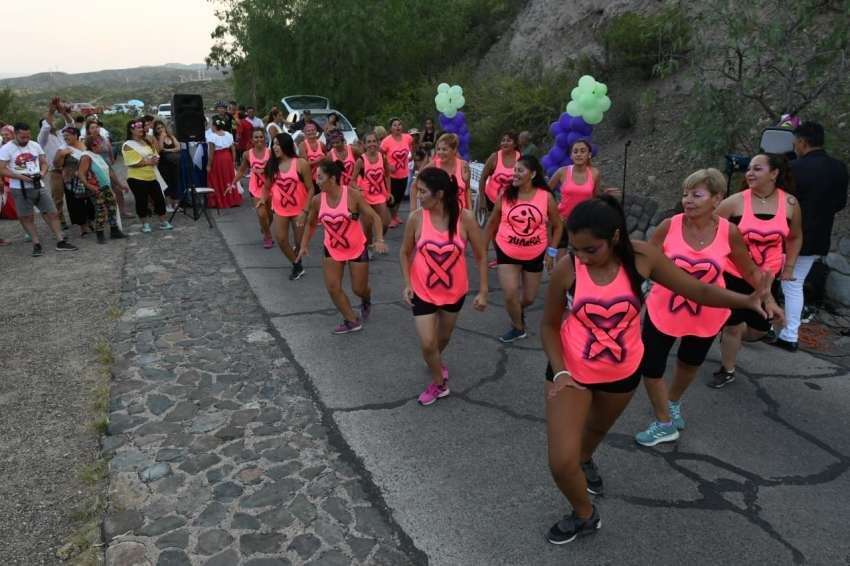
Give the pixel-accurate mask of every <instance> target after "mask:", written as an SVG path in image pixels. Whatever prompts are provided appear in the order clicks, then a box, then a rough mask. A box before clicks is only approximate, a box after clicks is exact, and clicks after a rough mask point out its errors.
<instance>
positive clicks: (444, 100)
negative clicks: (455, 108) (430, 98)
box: [434, 92, 449, 108]
mask: <svg viewBox="0 0 850 566" xmlns="http://www.w3.org/2000/svg"><path fill="white" fill-rule="evenodd" d="M434 103H435V104H436V105H437V108H440V107H441V106H447V105H448V104H449V95H448V93H445V92H441V93H440V94H438V95H437V96H435V97H434Z"/></svg>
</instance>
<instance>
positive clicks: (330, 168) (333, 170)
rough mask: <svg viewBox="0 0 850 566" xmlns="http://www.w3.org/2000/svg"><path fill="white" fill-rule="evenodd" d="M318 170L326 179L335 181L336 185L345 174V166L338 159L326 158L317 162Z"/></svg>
mask: <svg viewBox="0 0 850 566" xmlns="http://www.w3.org/2000/svg"><path fill="white" fill-rule="evenodd" d="M319 169H321V170H322V172H323V173H324V174H325V175H327V176H328V177H333V178H334V179H336V182H337V184H339V181H340V179H342V174H343V172H345V164H344V163H343V162H342V161H340V160H339V159H336V160H333V159H330V158H326V159H323V160H322V161H320V162H319Z"/></svg>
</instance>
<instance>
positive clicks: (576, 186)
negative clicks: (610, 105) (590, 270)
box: [549, 140, 610, 259]
mask: <svg viewBox="0 0 850 566" xmlns="http://www.w3.org/2000/svg"><path fill="white" fill-rule="evenodd" d="M570 159H572V161H573V164H572V165H565V166H564V167H561V168H560V169H558V170H557V171H555V174H554V175H552V178H551V179H549V188H550V189H551V190H552V191H553V192H557V193H558V194H559V197H558V198H559V202H558V213H559V214H560V215H561V219H562V220H563V221H564V222H566V221H567V218H569V216H570V212H572V210H573V209H574V208H575V207H576V206H577V205H578V204H579V203H580V202H583V201H586V200H587V199H590V198H593V197H595V196H599V195H600V194H602V189H601V186H602V185H601V173H600V172H599V169H598V168H596V167H593V165H591V148H590V142H589V141H587V140H577V141H575V142H574V143H573V145H572V146H570ZM609 192H610V191H609ZM568 243H569V242H568V241H567V231H566V230H564V232H563V233H562V234H561V241H560V242H558V250H559V252H558V259H560V258H561V257H563V255H564V254H565V253H566V250H567V244H568Z"/></svg>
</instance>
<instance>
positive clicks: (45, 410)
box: [0, 220, 125, 566]
mask: <svg viewBox="0 0 850 566" xmlns="http://www.w3.org/2000/svg"><path fill="white" fill-rule="evenodd" d="M39 229H40V234H41V237H42V241H43V243H44V247H45V255H44V256H43V257H40V258H32V257H30V251H31V246H30V244H29V243H27V242H24V241H23V229H22V228H21V227H20V224H19V223H18V222H17V221H5V220H4V221H0V238H5V239H7V240H12V241H13V243H12V245H10V246H6V247H3V248H0V329H2V330H0V430H2V433H0V477H2V478H3V481H2V482H0V502H2V503H0V563H2V564H10V565H11V564H26V565H28V566H30V565H33V566H34V565H37V564H59V563H60V560H59V559H58V558H57V557H56V551H57V550H58V549H59V547H61V546H62V545H63V544H64V543H65V542H66V540H67V539H68V538H69V537H70V536H72V535H73V534H74V533H75V532H76V531H77V530H78V529H80V527H81V526H82V524H83V522H84V521H83V518H82V517H81V516H80V510H81V509H84V508H86V507H88V506H90V505H91V499H92V498H93V497H94V496H96V495H98V494H99V492H102V491H104V489H105V487H104V484H103V482H101V483H99V484H94V485H93V484H92V483H91V482H87V481H84V480H83V479H82V476H83V474H84V473H85V472H86V471H87V470H90V468H91V466H92V465H93V463H94V462H95V460H96V458H97V456H98V451H99V442H98V436H97V434H96V432H95V431H94V429H93V428H92V423H93V420H94V417H95V415H94V411H93V408H92V403H93V394H94V389H95V388H96V386H97V383H98V379H99V377H98V376H99V371H100V368H101V367H102V365H101V361H100V355H99V353H98V344H100V343H101V342H102V340H104V339H105V338H106V337H108V336H109V335H110V334H111V333H112V329H113V328H114V324H115V323H114V320H113V319H112V318H111V313H114V310H113V309H114V308H115V306H116V305H117V301H118V296H119V292H120V277H121V270H122V266H123V262H124V250H125V244H124V243H123V242H109V244H108V245H105V246H98V245H97V244H96V243H95V241H94V238H93V237H91V236H89V237H87V238H85V239H80V238H72V241H73V242H74V243H75V244H77V245H78V246H79V247H80V251H78V252H75V253H68V252H65V253H62V252H57V251H54V250H53V244H54V241H53V238H52V235H50V231H49V230H48V229H47V227H46V226H45V225H44V224H43V223H42V222H41V221H39ZM74 232H75V233H76V230H74Z"/></svg>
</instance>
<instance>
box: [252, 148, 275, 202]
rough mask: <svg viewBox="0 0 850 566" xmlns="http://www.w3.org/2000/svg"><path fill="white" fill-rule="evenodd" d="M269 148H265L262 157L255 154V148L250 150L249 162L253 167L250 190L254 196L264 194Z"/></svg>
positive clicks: (257, 196) (258, 196)
mask: <svg viewBox="0 0 850 566" xmlns="http://www.w3.org/2000/svg"><path fill="white" fill-rule="evenodd" d="M269 153H270V152H269V148H267V147H266V148H263V157H262V159H261V158H259V157H257V156H256V155H254V148H251V149H249V150H248V164H249V165H250V167H251V175H250V176H249V177H248V192H249V193H251V196H252V197H254V198H260V197H262V196H263V185H264V184H265V182H266V177H265V173H264V170H265V167H266V163H267V162H268V160H269Z"/></svg>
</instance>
